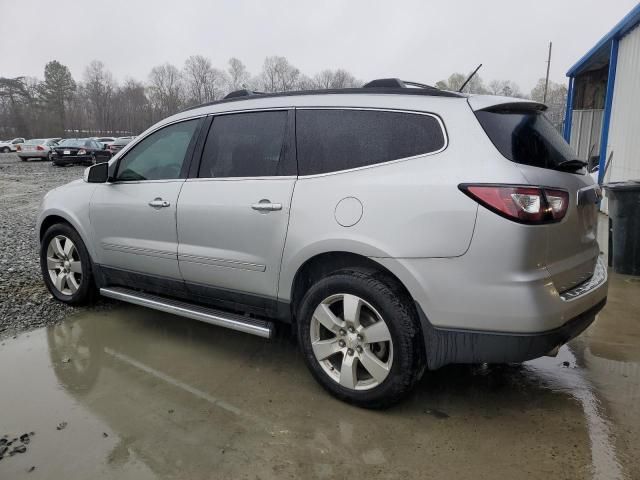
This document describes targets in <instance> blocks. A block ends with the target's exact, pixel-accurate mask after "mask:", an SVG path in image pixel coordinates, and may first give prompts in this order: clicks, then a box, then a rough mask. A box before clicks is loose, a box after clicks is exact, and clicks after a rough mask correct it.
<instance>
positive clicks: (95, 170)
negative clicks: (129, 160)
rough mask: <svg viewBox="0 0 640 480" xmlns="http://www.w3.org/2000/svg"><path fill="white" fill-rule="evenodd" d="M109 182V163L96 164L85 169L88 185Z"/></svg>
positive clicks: (85, 178) (85, 179)
mask: <svg viewBox="0 0 640 480" xmlns="http://www.w3.org/2000/svg"><path fill="white" fill-rule="evenodd" d="M107 180H109V163H108V162H103V163H96V164H95V165H92V166H90V167H88V168H86V169H85V171H84V181H85V182H87V183H106V182H107Z"/></svg>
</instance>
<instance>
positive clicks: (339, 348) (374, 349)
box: [310, 294, 393, 390]
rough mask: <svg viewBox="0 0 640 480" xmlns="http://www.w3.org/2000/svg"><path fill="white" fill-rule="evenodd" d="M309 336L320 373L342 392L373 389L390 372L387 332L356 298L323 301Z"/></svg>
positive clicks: (378, 317)
mask: <svg viewBox="0 0 640 480" xmlns="http://www.w3.org/2000/svg"><path fill="white" fill-rule="evenodd" d="M310 336H311V347H312V349H313V353H314V355H315V358H316V360H317V361H318V363H319V364H320V366H321V367H322V369H323V370H324V371H325V373H326V374H327V375H328V376H329V377H330V378H331V379H333V380H334V381H335V382H337V383H339V384H340V385H341V386H343V387H345V388H348V389H351V390H368V389H371V388H375V387H377V386H378V385H380V384H381V383H382V382H384V380H385V379H386V378H387V376H388V375H389V372H390V371H391V365H392V362H393V341H392V339H391V334H390V332H389V328H388V326H387V324H386V322H385V321H384V319H383V318H382V316H381V315H380V314H379V313H378V312H377V311H376V309H375V308H373V306H371V304H369V303H368V302H366V301H365V300H363V299H362V298H360V297H358V296H357V295H351V294H336V295H331V296H330V297H327V298H326V299H324V300H323V301H322V302H321V303H320V305H318V307H317V308H316V309H315V311H314V312H313V316H312V318H311V329H310Z"/></svg>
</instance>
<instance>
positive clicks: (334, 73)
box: [313, 68, 362, 89]
mask: <svg viewBox="0 0 640 480" xmlns="http://www.w3.org/2000/svg"><path fill="white" fill-rule="evenodd" d="M313 81H314V83H315V88H319V89H329V88H352V87H359V86H360V85H361V84H362V82H360V81H358V80H356V79H355V77H354V76H353V75H351V73H349V72H347V71H346V70H343V69H341V68H339V69H337V70H329V69H327V70H322V71H321V72H320V73H317V74H316V75H315V76H314V77H313Z"/></svg>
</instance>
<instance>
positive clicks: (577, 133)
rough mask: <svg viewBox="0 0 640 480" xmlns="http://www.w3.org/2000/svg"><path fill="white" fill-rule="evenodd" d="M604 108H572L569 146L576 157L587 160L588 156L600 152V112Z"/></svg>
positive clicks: (601, 112)
mask: <svg viewBox="0 0 640 480" xmlns="http://www.w3.org/2000/svg"><path fill="white" fill-rule="evenodd" d="M603 112H604V110H574V111H573V112H572V117H571V146H572V147H573V149H574V150H575V151H576V154H577V156H578V158H580V159H582V160H589V156H590V155H591V156H593V155H598V154H599V153H600V137H601V136H602V114H603Z"/></svg>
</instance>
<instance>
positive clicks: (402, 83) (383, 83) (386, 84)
mask: <svg viewBox="0 0 640 480" xmlns="http://www.w3.org/2000/svg"><path fill="white" fill-rule="evenodd" d="M362 88H424V89H425V90H430V91H434V90H435V91H442V90H440V89H439V88H436V87H432V86H431V85H425V84H424V83H418V82H410V81H409V80H400V79H399V78H377V79H375V80H371V81H370V82H369V83H365V84H364V85H363V86H362Z"/></svg>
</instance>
